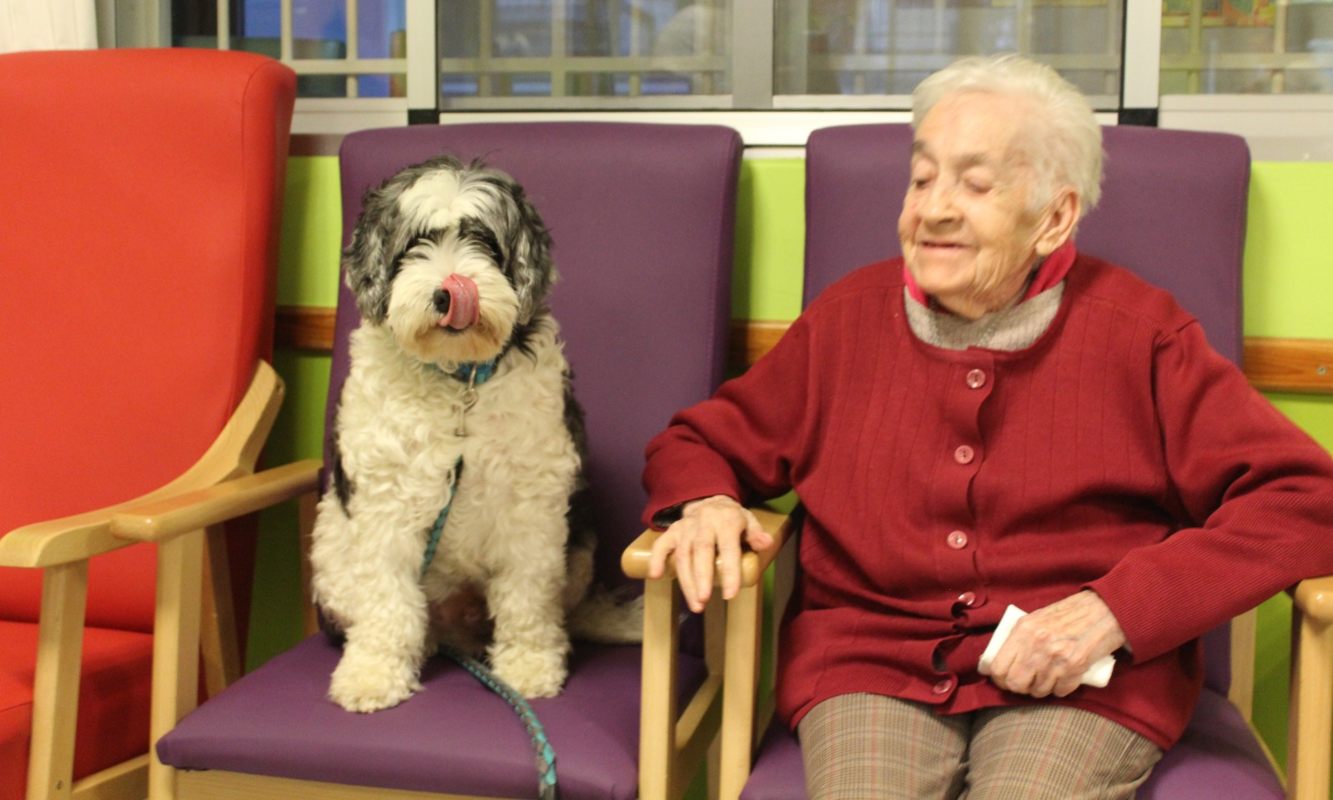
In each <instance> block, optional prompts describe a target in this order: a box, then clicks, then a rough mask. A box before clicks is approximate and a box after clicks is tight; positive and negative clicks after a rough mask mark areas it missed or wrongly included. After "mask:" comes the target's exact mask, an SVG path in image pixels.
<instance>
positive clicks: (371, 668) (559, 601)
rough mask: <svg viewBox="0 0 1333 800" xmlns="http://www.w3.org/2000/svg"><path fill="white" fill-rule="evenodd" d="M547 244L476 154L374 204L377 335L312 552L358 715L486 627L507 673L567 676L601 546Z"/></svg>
mask: <svg viewBox="0 0 1333 800" xmlns="http://www.w3.org/2000/svg"><path fill="white" fill-rule="evenodd" d="M549 251H550V237H549V235H548V234H547V231H546V228H545V226H544V224H543V223H542V220H541V218H540V217H539V216H538V214H537V211H536V210H535V209H534V208H533V206H532V205H531V204H530V203H529V202H528V201H527V199H526V198H525V196H524V192H523V189H522V187H520V186H519V185H518V184H517V183H516V182H515V181H514V180H513V179H511V178H510V177H509V176H507V175H505V174H503V173H501V172H499V171H496V170H493V169H488V168H486V167H484V166H482V165H481V164H479V163H473V164H470V165H464V164H462V163H460V162H459V161H457V160H455V159H454V158H452V157H449V156H442V157H439V158H435V159H433V160H431V161H427V162H425V163H423V164H420V165H417V166H414V167H409V168H407V169H405V170H403V171H401V172H400V173H398V174H397V175H395V176H394V177H392V178H390V179H389V180H388V181H386V182H385V183H384V184H383V185H382V186H380V187H379V188H377V189H374V190H372V191H371V192H369V193H368V194H367V196H366V198H365V202H364V205H363V212H362V214H361V217H360V219H359V221H358V222H357V225H356V229H355V231H354V233H353V235H352V242H351V244H350V245H349V246H348V248H347V249H346V251H345V252H344V253H343V269H344V273H345V275H346V280H347V283H348V286H349V287H350V288H351V289H352V291H353V293H354V294H355V295H356V301H357V306H358V308H359V309H360V311H361V317H362V324H361V327H360V328H359V329H358V330H356V331H355V332H353V333H352V335H351V339H350V355H351V370H350V373H349V375H348V378H347V383H346V385H345V387H344V388H343V392H342V398H341V403H340V405H339V408H338V416H337V425H336V433H337V439H336V441H337V459H336V466H335V469H334V474H333V476H332V480H331V481H330V486H329V489H328V491H327V492H326V493H325V495H324V497H323V498H322V499H321V500H320V503H319V510H318V516H317V518H316V522H315V529H314V539H313V544H312V547H311V556H310V557H311V562H312V565H313V568H314V580H313V585H314V593H315V600H316V602H317V604H318V605H319V606H320V608H321V609H322V611H323V612H324V614H325V616H326V618H327V619H328V620H329V621H330V622H332V624H333V625H335V626H336V627H337V628H339V629H340V630H341V631H342V632H343V633H344V634H345V636H346V641H345V644H344V650H343V656H342V660H341V661H340V662H339V664H338V666H337V668H336V669H335V670H334V672H333V676H332V680H331V683H330V688H329V696H330V697H331V698H332V699H333V700H334V701H335V702H337V703H338V704H339V705H341V706H342V707H344V708H346V709H348V710H351V711H361V712H369V711H376V710H378V709H382V708H388V707H390V706H393V705H396V704H397V703H400V702H402V701H403V700H405V699H406V698H407V697H409V696H410V695H411V694H412V693H413V692H414V691H415V690H417V689H419V688H420V684H419V680H418V675H419V671H420V667H421V664H422V662H423V661H424V660H425V658H426V657H427V656H428V655H430V654H431V653H432V652H433V650H434V648H435V645H436V644H437V643H441V642H444V643H454V644H455V645H461V646H462V647H465V648H467V647H470V646H472V645H473V642H472V638H473V637H474V636H475V632H476V628H477V624H476V623H478V622H479V621H480V622H481V623H483V626H484V627H485V628H486V629H487V632H488V633H490V642H489V646H488V647H487V648H486V655H487V657H488V660H489V662H490V666H491V669H492V670H493V671H494V673H495V674H496V675H497V676H498V677H499V678H500V679H501V680H503V681H505V682H506V683H508V684H509V685H510V686H512V687H513V688H514V689H515V690H517V691H518V692H519V693H521V694H522V695H524V696H527V697H548V696H551V695H555V694H557V693H558V692H559V691H560V689H561V687H562V686H563V684H564V680H565V674H566V657H567V655H568V652H569V647H570V645H569V637H568V634H567V632H566V615H567V614H568V613H570V612H571V610H572V609H574V607H575V606H576V605H577V604H578V603H579V601H580V600H582V599H583V598H584V597H585V594H586V593H587V590H588V587H589V585H590V581H591V576H592V551H593V540H592V535H591V533H590V531H589V530H588V529H587V526H585V525H580V524H578V523H576V522H573V520H574V519H575V517H576V516H577V515H576V513H575V512H576V510H577V505H578V504H577V497H576V495H577V494H578V493H579V491H580V489H581V488H582V457H581V456H582V450H583V420H582V413H581V411H580V410H579V408H578V406H577V404H576V403H575V401H574V398H573V395H572V393H571V390H570V372H569V366H568V364H567V363H566V362H565V358H564V355H563V354H562V346H561V342H560V339H559V331H558V327H557V325H556V322H555V320H554V319H553V318H552V317H551V314H550V311H549V310H548V308H547V305H546V296H547V291H548V289H549V288H550V286H551V284H552V282H553V281H554V280H555V277H556V276H555V270H554V268H553V266H552V264H551V259H550V252H549ZM433 533H434V536H437V537H438V539H434V536H433ZM433 540H434V541H433ZM435 541H437V542H438V545H436V544H435ZM480 600H484V604H483V603H480V602H479V601H480ZM459 609H462V611H459ZM479 618H484V619H479ZM460 621H461V622H462V623H463V624H461V625H460V624H459V623H460ZM442 623H443V624H442ZM492 627H493V631H492ZM611 638H615V636H614V635H613V636H612V637H611Z"/></svg>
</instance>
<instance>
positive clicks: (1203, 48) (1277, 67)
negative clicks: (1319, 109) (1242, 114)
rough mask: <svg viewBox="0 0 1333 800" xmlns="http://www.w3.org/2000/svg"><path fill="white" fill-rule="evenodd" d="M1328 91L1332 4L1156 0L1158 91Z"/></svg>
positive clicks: (1332, 64) (1332, 68)
mask: <svg viewBox="0 0 1333 800" xmlns="http://www.w3.org/2000/svg"><path fill="white" fill-rule="evenodd" d="M1331 91H1333V4H1330V3H1328V2H1319V1H1316V2H1308V1H1307V2H1291V3H1288V2H1285V1H1282V0H1163V5H1162V77H1161V93H1162V94H1312V93H1328V92H1331Z"/></svg>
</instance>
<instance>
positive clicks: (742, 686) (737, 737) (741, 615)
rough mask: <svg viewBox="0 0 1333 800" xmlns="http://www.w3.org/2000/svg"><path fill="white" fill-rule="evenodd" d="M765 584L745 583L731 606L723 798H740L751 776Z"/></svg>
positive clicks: (720, 790)
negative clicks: (748, 584) (761, 612)
mask: <svg viewBox="0 0 1333 800" xmlns="http://www.w3.org/2000/svg"><path fill="white" fill-rule="evenodd" d="M763 587H764V582H763V580H760V581H759V582H757V583H756V584H755V585H753V586H742V587H741V590H740V592H738V593H737V595H736V597H734V598H733V599H732V600H731V602H730V603H729V604H728V606H727V666H726V678H725V679H724V681H723V685H724V686H725V687H726V691H725V692H724V694H723V698H722V703H723V710H722V719H723V725H722V735H721V739H722V754H721V758H720V762H721V763H720V766H719V771H720V775H719V776H718V785H719V788H718V794H719V796H720V797H722V799H723V800H733V798H736V797H740V794H741V790H742V789H744V788H745V782H746V780H747V779H748V778H749V777H750V757H751V755H752V754H753V752H754V736H755V728H754V725H755V700H756V695H755V691H756V689H757V686H756V684H757V681H758V677H759V634H760V631H761V629H762V618H761V614H760V611H761V608H762V606H763Z"/></svg>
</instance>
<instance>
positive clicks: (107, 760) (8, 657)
mask: <svg viewBox="0 0 1333 800" xmlns="http://www.w3.org/2000/svg"><path fill="white" fill-rule="evenodd" d="M0 653H4V654H5V657H4V658H3V659H0V800H23V795H24V790H25V785H26V782H27V774H28V749H29V748H28V741H29V735H30V732H31V730H32V685H33V673H34V669H35V667H36V663H37V626H36V625H31V624H28V623H22V622H5V621H0ZM152 660H153V638H152V636H150V635H148V634H145V633H133V632H128V631H116V630H107V629H104V628H87V629H85V630H84V636H83V667H82V669H81V670H80V679H79V718H78V723H77V724H78V733H77V734H76V735H75V743H74V778H75V779H76V780H77V779H79V778H82V777H85V776H87V775H91V774H92V773H94V772H98V771H99V770H102V769H106V768H107V767H110V766H113V765H115V764H119V763H120V762H122V761H125V760H127V759H130V758H133V757H135V756H136V755H138V754H140V753H143V752H146V751H147V750H148V710H149V687H150V680H149V679H150V676H151V674H152Z"/></svg>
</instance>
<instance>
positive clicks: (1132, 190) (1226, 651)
mask: <svg viewBox="0 0 1333 800" xmlns="http://www.w3.org/2000/svg"><path fill="white" fill-rule="evenodd" d="M911 141H912V131H911V129H910V128H909V127H908V126H907V125H865V126H848V127H838V128H829V129H824V130H820V131H817V132H816V133H814V134H813V135H812V136H811V137H810V141H809V144H808V146H807V150H806V252H805V257H806V258H805V293H804V298H805V301H806V302H809V301H810V300H811V299H813V298H814V297H815V296H816V295H817V294H819V292H820V291H821V290H823V289H824V288H825V287H826V286H828V285H829V284H831V283H833V282H834V281H835V280H837V279H838V278H840V277H841V276H842V275H844V274H846V273H847V272H849V271H850V270H852V269H854V268H856V267H858V266H860V265H863V264H867V263H871V262H873V261H877V260H880V259H883V258H886V257H890V256H896V255H898V254H899V253H900V250H899V246H898V241H897V235H896V229H895V225H894V220H896V218H897V216H898V213H899V211H900V209H901V205H900V204H901V197H902V194H903V192H904V191H905V187H906V186H907V183H908V160H909V153H910V145H911ZM1105 148H1106V153H1107V162H1106V179H1105V182H1104V184H1103V186H1104V194H1103V197H1102V200H1101V203H1100V204H1099V206H1098V207H1097V208H1096V209H1095V210H1094V211H1093V212H1092V213H1091V214H1090V215H1089V216H1088V217H1087V219H1086V220H1085V221H1084V222H1083V223H1082V225H1081V226H1080V228H1079V231H1078V234H1077V237H1076V238H1077V240H1078V244H1079V248H1080V249H1081V250H1084V251H1086V252H1089V253H1092V254H1095V255H1098V256H1101V257H1103V258H1107V259H1109V260H1111V261H1114V262H1117V263H1120V264H1123V265H1125V266H1128V267H1130V268H1132V269H1134V270H1136V271H1138V272H1139V274H1141V275H1142V276H1144V277H1145V278H1147V279H1148V280H1150V281H1152V282H1153V283H1156V284H1158V285H1160V286H1163V287H1165V288H1166V289H1168V290H1170V291H1171V292H1172V293H1173V294H1174V295H1175V296H1176V297H1177V298H1178V299H1179V300H1180V302H1181V303H1182V304H1183V305H1184V306H1185V307H1186V308H1187V309H1189V310H1190V311H1191V312H1193V313H1194V314H1195V315H1196V316H1197V317H1199V319H1200V320H1201V321H1202V323H1203V325H1204V329H1205V330H1206V331H1207V333H1208V336H1209V338H1210V340H1211V342H1212V344H1213V345H1214V347H1216V348H1217V349H1218V350H1219V351H1220V352H1221V353H1223V354H1224V355H1226V356H1227V357H1229V358H1231V359H1232V360H1234V361H1237V362H1238V361H1239V360H1240V356H1241V261H1242V256H1243V252H1244V239H1245V217H1246V204H1247V191H1248V186H1249V175H1250V160H1249V152H1248V150H1247V148H1246V146H1245V143H1244V141H1243V140H1241V139H1239V138H1238V137H1234V136H1224V135H1219V134H1201V133H1185V132H1176V131H1161V130H1151V129H1143V128H1108V129H1106V131H1105ZM794 538H795V537H794V536H787V537H786V539H787V541H788V542H790V541H792V540H794ZM794 550H795V548H792V547H786V548H784V552H783V553H782V554H780V555H778V556H777V561H778V569H777V575H778V581H777V587H776V592H777V594H778V597H777V599H776V600H775V603H776V605H777V608H776V610H775V611H774V613H773V615H772V616H771V617H767V618H766V619H765V620H764V624H774V623H775V622H776V620H780V619H781V614H782V607H783V605H784V604H785V599H784V596H785V593H786V592H787V591H788V589H787V588H786V585H787V581H789V580H790V579H791V577H792V576H793V575H794V571H795V566H794V563H793V562H794V561H795V555H794ZM756 561H757V563H756V564H755V566H754V570H755V571H756V572H757V571H758V570H759V569H760V568H762V567H763V566H764V562H765V561H766V558H759V557H756ZM1308 583H1309V585H1308V586H1305V589H1304V590H1303V591H1298V593H1297V604H1298V613H1301V614H1303V617H1302V632H1303V633H1305V634H1307V636H1308V638H1305V639H1304V642H1303V644H1302V642H1301V641H1298V642H1297V644H1298V646H1303V647H1304V656H1305V657H1306V659H1307V661H1306V663H1305V664H1304V665H1303V666H1302V669H1303V670H1304V672H1305V673H1306V674H1305V679H1306V680H1307V681H1308V682H1309V683H1307V684H1306V685H1307V687H1308V688H1309V689H1311V690H1312V691H1307V692H1306V695H1305V698H1304V700H1302V701H1296V700H1295V699H1294V700H1293V715H1294V714H1295V713H1296V708H1297V706H1298V704H1300V703H1303V702H1305V701H1308V700H1310V699H1312V698H1313V697H1314V696H1315V695H1322V696H1323V698H1324V704H1323V706H1322V707H1320V706H1317V705H1316V706H1311V707H1309V708H1306V709H1302V712H1301V713H1302V716H1301V720H1300V723H1299V724H1293V726H1292V730H1293V731H1294V732H1295V731H1298V730H1299V731H1302V732H1301V733H1299V735H1297V734H1294V735H1293V742H1292V745H1291V750H1292V754H1293V760H1292V761H1291V766H1290V767H1289V775H1290V776H1291V778H1290V786H1291V787H1292V790H1293V793H1292V795H1291V796H1293V797H1311V798H1313V797H1319V798H1321V800H1326V798H1327V797H1328V772H1329V769H1328V764H1329V761H1328V754H1329V739H1328V732H1327V731H1328V723H1329V719H1330V709H1329V706H1328V702H1327V698H1328V684H1329V683H1330V677H1329V676H1330V673H1329V666H1328V664H1327V662H1326V661H1325V663H1324V664H1323V665H1322V666H1319V667H1316V666H1315V661H1314V660H1313V659H1312V656H1313V655H1314V654H1315V653H1316V652H1322V653H1324V655H1325V657H1326V656H1327V653H1328V640H1329V636H1328V631H1329V628H1328V619H1327V616H1326V615H1327V612H1326V611H1323V612H1320V611H1319V610H1318V609H1317V608H1314V606H1315V605H1317V603H1310V602H1308V601H1309V600H1311V599H1312V597H1313V595H1314V594H1315V592H1314V591H1313V590H1314V586H1315V585H1316V582H1308ZM1303 586H1304V585H1303ZM751 602H752V603H753V602H754V601H753V600H752V601H751ZM1306 611H1314V612H1315V613H1313V614H1307V613H1304V612H1306ZM1321 613H1322V614H1323V615H1325V616H1324V619H1323V620H1322V621H1321V620H1320V619H1318V618H1317V617H1319V616H1320V614H1321ZM730 622H731V621H730V620H729V623H730ZM757 625H758V623H757V622H750V621H744V620H738V621H736V623H735V627H736V629H737V631H740V632H746V633H748V634H749V638H751V639H753V638H754V637H753V633H752V632H753V630H754V629H755V627H756V626H757ZM774 638H776V637H774ZM1297 638H1298V639H1300V638H1301V637H1297ZM1203 647H1204V649H1205V660H1206V664H1207V678H1206V688H1205V690H1204V692H1203V695H1202V697H1201V699H1200V702H1199V706H1198V709H1197V711H1196V713H1195V716H1194V719H1193V721H1192V723H1191V725H1190V727H1189V729H1188V730H1187V731H1186V733H1185V736H1184V738H1183V739H1182V740H1181V741H1180V742H1179V743H1178V744H1177V745H1176V746H1175V747H1174V748H1173V749H1172V750H1171V751H1170V752H1168V753H1167V754H1166V756H1165V757H1164V758H1163V760H1162V761H1161V763H1160V764H1159V766H1158V767H1157V769H1156V770H1155V772H1154V773H1153V775H1152V777H1151V778H1150V780H1149V781H1148V783H1147V784H1146V785H1145V786H1144V787H1142V789H1141V790H1140V792H1139V794H1138V796H1139V797H1140V798H1153V799H1154V800H1167V799H1168V798H1169V799H1170V800H1185V799H1186V798H1190V799H1192V798H1199V799H1200V800H1204V799H1205V798H1208V799H1209V800H1211V799H1212V798H1219V797H1225V798H1228V799H1229V800H1230V799H1232V798H1235V799H1236V800H1242V799H1244V800H1249V799H1251V798H1254V799H1255V800H1257V799H1258V798H1281V797H1284V787H1283V782H1282V780H1281V778H1280V777H1279V776H1278V774H1277V771H1276V770H1275V768H1274V764H1273V763H1272V761H1271V759H1270V757H1269V755H1268V754H1267V752H1266V750H1265V749H1264V747H1263V745H1262V744H1261V743H1260V742H1259V740H1258V739H1257V738H1256V736H1255V735H1254V733H1253V731H1252V730H1251V728H1250V726H1249V724H1248V719H1249V715H1250V695H1251V692H1252V685H1251V684H1252V676H1253V661H1254V627H1253V612H1250V614H1248V615H1246V616H1245V617H1241V618H1238V619H1237V620H1236V621H1234V622H1233V623H1232V624H1231V625H1228V626H1223V627H1222V628H1220V629H1218V630H1215V631H1213V632H1211V633H1210V634H1208V636H1206V637H1205V641H1204V643H1203ZM728 652H729V653H730V652H732V642H731V640H730V639H729V640H728ZM772 652H776V644H774V650H773V651H772ZM1293 663H1294V664H1295V663H1297V662H1296V661H1294V662H1293ZM728 674H730V673H728ZM751 674H752V673H751ZM1293 685H1294V686H1299V683H1298V682H1297V681H1295V680H1294V681H1293ZM733 692H736V693H738V694H739V695H740V696H739V697H737V698H734V699H733V696H732V693H733ZM726 693H727V703H728V704H729V706H728V707H729V708H732V707H734V708H736V709H737V711H736V713H735V714H734V715H729V716H728V717H726V718H725V719H724V722H723V733H722V741H723V754H722V759H723V764H724V770H723V778H722V785H723V788H722V797H723V798H729V797H736V796H737V794H739V796H740V797H743V798H746V799H747V800H799V799H800V798H804V797H805V791H804V786H805V783H804V773H803V769H802V765H801V756H800V751H799V748H798V745H797V743H796V740H795V738H794V737H793V736H792V735H791V734H790V733H789V732H788V731H787V730H786V728H785V726H783V725H781V724H780V723H778V722H774V723H772V725H769V720H770V718H771V715H772V707H771V705H768V706H765V707H762V708H761V709H760V710H759V712H758V713H754V712H753V711H752V709H753V708H754V707H755V705H756V702H757V700H758V697H757V695H756V693H755V685H754V681H753V680H748V681H742V682H741V683H740V684H739V685H737V684H733V683H731V682H729V683H728V685H727V687H726ZM1293 698H1295V694H1294V693H1293ZM761 705H762V704H761ZM751 719H753V720H756V722H757V725H756V726H754V727H752V726H751V724H750V721H751ZM751 731H755V732H763V737H762V741H761V742H760V743H759V746H758V747H756V748H754V753H755V757H754V759H753V770H752V772H751V773H749V774H747V771H748V770H749V768H750V764H751V759H749V758H747V756H748V755H749V753H750V752H751V746H752V742H753V741H754V739H753V738H752V734H751ZM1305 731H1308V732H1309V733H1310V734H1312V735H1313V737H1314V738H1312V739H1310V740H1306V739H1303V738H1299V737H1303V736H1305V735H1307V734H1306V733H1305ZM1298 739H1299V740H1298ZM1297 753H1299V756H1300V758H1301V765H1300V770H1299V772H1298V771H1297V769H1296V762H1295V760H1294V757H1295V755H1296V754H1297ZM1298 786H1300V787H1303V788H1301V790H1300V791H1299V792H1298V791H1295V789H1296V787H1298ZM742 787H744V788H743V790H742Z"/></svg>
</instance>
